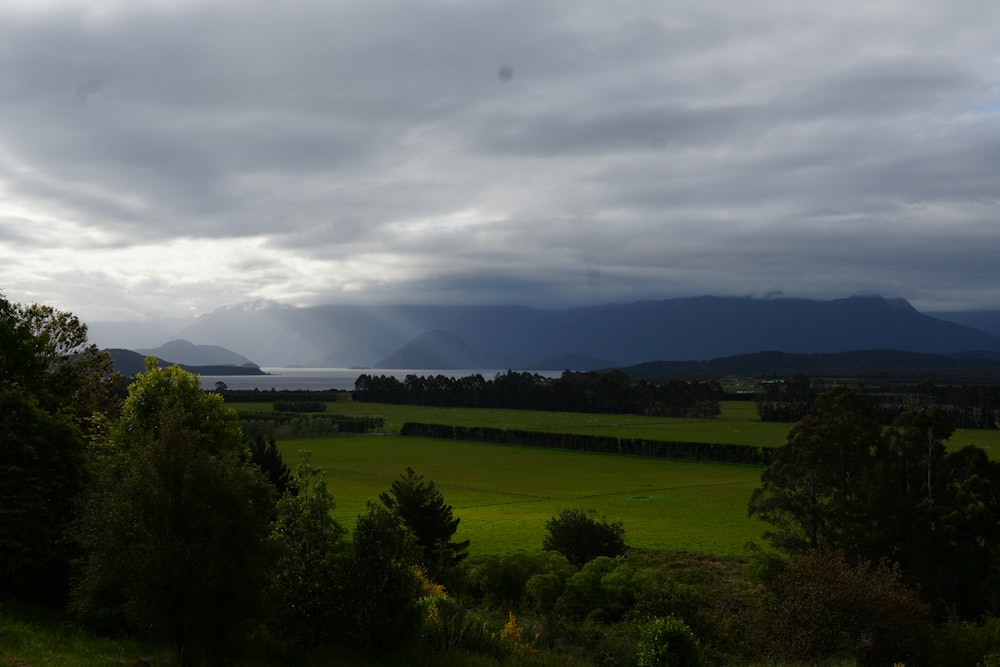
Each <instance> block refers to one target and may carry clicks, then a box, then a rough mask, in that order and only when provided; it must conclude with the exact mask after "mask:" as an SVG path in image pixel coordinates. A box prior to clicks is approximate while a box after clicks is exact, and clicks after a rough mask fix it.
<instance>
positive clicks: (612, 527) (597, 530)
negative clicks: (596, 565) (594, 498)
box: [542, 509, 626, 567]
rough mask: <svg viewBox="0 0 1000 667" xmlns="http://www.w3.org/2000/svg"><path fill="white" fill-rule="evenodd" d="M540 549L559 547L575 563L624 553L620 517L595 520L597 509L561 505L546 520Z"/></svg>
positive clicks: (623, 536)
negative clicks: (610, 521) (617, 519)
mask: <svg viewBox="0 0 1000 667" xmlns="http://www.w3.org/2000/svg"><path fill="white" fill-rule="evenodd" d="M545 530H546V531H547V532H546V534H545V537H544V538H543V539H542V549H544V550H546V551H558V552H559V553H561V554H562V555H563V556H566V558H567V560H569V562H570V563H573V564H574V565H576V566H577V567H580V566H582V565H584V564H585V563H588V562H590V561H592V560H593V559H595V558H597V557H599V556H610V557H616V556H621V555H622V554H624V553H625V549H626V547H625V528H624V526H622V524H621V522H620V521H616V522H613V523H608V520H607V517H601V519H600V520H599V521H598V520H597V518H596V513H595V512H594V511H593V510H591V511H590V512H584V511H583V510H579V509H564V510H562V511H561V512H559V514H558V515H556V516H554V517H552V518H551V519H549V520H548V521H546V522H545Z"/></svg>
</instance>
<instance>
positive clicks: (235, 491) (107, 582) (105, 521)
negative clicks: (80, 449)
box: [73, 358, 274, 663]
mask: <svg viewBox="0 0 1000 667" xmlns="http://www.w3.org/2000/svg"><path fill="white" fill-rule="evenodd" d="M97 464H98V471H97V480H96V483H95V484H94V486H93V487H92V488H91V489H90V491H89V492H88V494H87V497H86V501H85V505H84V509H83V513H82V515H81V516H80V519H79V521H78V523H77V526H76V529H75V534H76V538H77V540H78V542H79V544H80V546H81V548H82V550H83V557H82V561H81V574H80V577H79V579H78V581H77V582H76V584H75V586H74V590H73V606H74V609H76V610H77V611H78V612H79V613H81V614H82V615H84V616H85V617H86V618H89V619H91V620H92V621H93V622H95V623H97V624H98V625H99V626H100V627H103V628H104V629H106V630H113V631H118V632H121V631H128V632H136V633H140V634H142V635H145V636H150V637H154V638H161V639H165V640H169V641H171V642H172V643H173V645H174V646H175V647H176V650H177V653H178V656H179V657H180V659H181V661H182V662H185V663H188V662H194V661H198V660H205V659H212V660H218V659H219V658H220V657H221V656H223V655H227V654H229V653H230V652H231V651H233V650H235V649H236V648H238V647H239V646H240V645H241V644H242V642H243V639H244V636H245V630H246V627H247V624H248V623H249V622H252V621H254V620H256V619H258V618H259V617H260V613H261V608H260V604H261V599H260V595H259V591H260V590H262V589H263V587H264V584H265V582H266V576H267V564H268V562H269V554H268V551H267V548H266V542H265V538H266V536H267V534H268V532H269V526H270V520H271V518H272V516H273V507H274V487H273V486H272V485H271V484H270V483H269V482H268V481H267V479H266V478H265V477H264V476H263V474H262V473H261V472H260V470H259V469H258V468H257V467H255V466H253V465H252V464H250V462H249V460H248V457H247V456H246V455H245V452H244V450H243V449H242V437H241V435H240V432H239V428H238V418H237V416H236V413H235V412H233V411H232V410H230V409H228V408H226V407H225V406H224V405H223V403H222V400H221V399H220V398H219V397H218V396H216V395H214V394H209V393H204V392H201V391H200V388H199V386H198V384H197V378H195V377H194V376H191V375H190V374H188V373H186V372H185V371H182V370H181V369H180V368H178V367H173V368H168V369H162V370H161V369H159V368H157V365H156V360H155V359H152V358H150V359H149V360H148V361H147V367H146V372H145V373H144V374H142V375H140V376H139V377H138V378H137V379H136V381H135V382H134V383H133V384H132V386H131V387H130V389H129V397H128V399H127V400H126V402H125V405H124V408H123V411H122V418H121V421H120V424H119V427H118V429H117V430H116V432H115V435H114V437H113V439H112V441H111V443H110V447H109V450H108V451H107V452H105V453H104V454H103V455H102V456H101V457H100V458H99V459H98V460H97Z"/></svg>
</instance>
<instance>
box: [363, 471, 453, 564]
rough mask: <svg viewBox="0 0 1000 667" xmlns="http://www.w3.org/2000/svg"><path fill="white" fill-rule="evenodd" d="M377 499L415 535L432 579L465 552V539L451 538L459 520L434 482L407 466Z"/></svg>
mask: <svg viewBox="0 0 1000 667" xmlns="http://www.w3.org/2000/svg"><path fill="white" fill-rule="evenodd" d="M379 499H380V500H381V501H382V504H383V505H385V507H386V508H387V509H389V510H390V511H391V512H393V513H395V514H397V515H398V516H399V517H400V519H402V521H403V523H404V524H405V525H406V527H407V528H409V529H410V531H411V532H412V533H413V535H414V536H415V537H416V539H417V544H418V545H419V546H420V549H421V554H422V562H423V565H424V568H425V569H426V571H427V574H428V576H429V577H431V578H432V579H434V580H435V581H436V580H438V579H439V578H440V575H441V573H442V572H443V571H444V570H445V569H447V568H449V567H451V566H453V565H456V564H458V563H459V562H461V561H462V560H463V559H465V557H466V556H467V555H468V553H467V549H468V548H469V541H468V540H464V541H462V542H453V541H451V538H452V536H454V534H455V531H456V530H457V529H458V523H459V521H460V519H457V518H454V517H453V516H452V511H451V505H448V504H447V503H445V501H444V496H443V495H442V494H441V492H440V491H439V490H438V489H437V487H435V486H434V482H432V481H424V476H423V475H418V474H417V473H416V472H414V470H413V468H407V469H406V474H405V475H400V476H399V479H397V480H396V481H394V482H393V483H392V486H391V487H390V488H389V491H388V492H386V493H382V494H381V495H380V496H379Z"/></svg>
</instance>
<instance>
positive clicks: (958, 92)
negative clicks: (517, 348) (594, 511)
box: [0, 0, 1000, 320]
mask: <svg viewBox="0 0 1000 667" xmlns="http://www.w3.org/2000/svg"><path fill="white" fill-rule="evenodd" d="M997 26H1000V3H998V2H996V0H987V1H977V0H963V1H961V2H955V1H954V0H947V1H945V0H921V1H920V2H913V0H864V1H863V2H837V3H819V2H801V1H799V0H755V1H752V2H734V1H733V0H725V1H724V2H723V1H710V2H706V0H674V1H670V2H668V1H665V0H652V1H649V2H641V1H632V0H620V1H612V0H597V1H593V2H590V1H588V0H565V1H563V0H529V1H525V2H520V1H512V0H489V1H484V2H475V1H473V0H448V1H426V0H398V1H383V0H358V1H356V2H355V1H350V0H347V1H335V0H322V1H320V0H316V1H298V2H297V1H294V0H293V1H289V2H274V1H273V0H267V1H257V0H228V1H227V0H190V1H180V0H162V1H144V0H120V1H119V0H105V1H100V0H92V1H82V0H81V1H80V2H74V1H72V0H65V1H48V2H45V1H42V0H22V1H18V0H14V1H12V0H4V2H3V3H2V4H0V292H2V293H4V294H5V295H6V296H7V298H8V299H9V300H11V301H16V302H22V303H24V302H42V303H49V304H52V305H56V306H58V307H59V308H62V309H64V310H70V311H72V312H74V313H76V314H78V315H80V316H82V317H83V318H84V319H89V320H114V319H134V318H140V317H146V316H150V315H164V316H176V315H184V314H198V313H202V312H207V311H210V310H212V309H214V308H216V307H218V306H222V305H227V304H234V303H238V302H242V301H247V300H251V299H273V300H277V301H282V302H287V303H291V304H302V305H306V304H316V303H348V302H350V303H424V304H428V303H447V304H459V303H460V304H473V303H491V304H512V303H518V304H527V305H536V306H546V307H562V306H569V305H580V304H595V303H608V302H623V301H631V300H635V299H639V298H668V297H676V296H696V295H702V294H717V295H754V296H760V297H763V296H765V295H769V294H771V295H773V294H774V293H778V292H780V293H783V294H784V295H785V296H789V297H809V298H824V299H826V298H837V297H844V296H850V295H853V294H872V293H875V294H881V295H884V296H887V297H904V298H907V299H909V300H910V302H911V303H913V304H914V305H915V306H916V307H918V308H920V309H922V310H937V309H964V308H996V307H1000V280H998V278H1000V267H998V257H1000V40H998V39H997V32H996V28H997Z"/></svg>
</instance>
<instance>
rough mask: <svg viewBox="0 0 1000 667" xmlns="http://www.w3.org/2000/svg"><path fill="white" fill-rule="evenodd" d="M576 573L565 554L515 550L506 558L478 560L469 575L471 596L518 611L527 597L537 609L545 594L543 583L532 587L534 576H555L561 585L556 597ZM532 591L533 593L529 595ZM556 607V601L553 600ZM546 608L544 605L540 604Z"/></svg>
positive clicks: (496, 557) (493, 557) (491, 557)
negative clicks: (542, 590)
mask: <svg viewBox="0 0 1000 667" xmlns="http://www.w3.org/2000/svg"><path fill="white" fill-rule="evenodd" d="M574 572H576V568H575V567H573V566H572V565H570V563H569V561H567V560H566V557H565V556H563V555H562V554H559V553H555V552H541V553H528V552H526V551H515V552H514V553H510V554H507V555H505V556H489V557H487V558H484V559H482V560H480V561H478V562H477V563H476V564H475V565H474V566H473V567H472V568H471V571H470V572H469V577H468V586H469V592H470V594H471V595H472V596H473V597H474V598H476V599H478V600H482V601H484V602H486V603H488V604H493V605H499V606H503V607H507V608H512V609H518V608H520V606H521V603H522V600H524V598H525V597H526V596H527V597H528V600H529V602H530V603H531V604H532V605H533V606H535V607H536V608H538V607H539V606H540V605H539V603H540V601H541V600H542V599H545V600H547V599H548V598H547V597H545V598H539V597H532V596H533V595H539V596H541V595H543V594H542V593H541V588H540V586H541V585H542V584H541V583H536V584H535V585H534V586H533V587H529V583H530V582H531V580H532V579H534V578H535V577H539V576H542V577H547V576H550V575H551V576H555V577H556V579H557V580H558V582H559V586H558V590H557V591H556V593H555V595H556V597H558V596H559V595H561V594H562V584H563V583H564V582H565V581H566V579H567V578H568V577H569V576H570V575H572V574H573V573H574ZM529 591H532V592H529ZM551 602H552V603H553V604H554V602H555V600H554V599H553V600H551ZM541 606H544V605H541Z"/></svg>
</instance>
